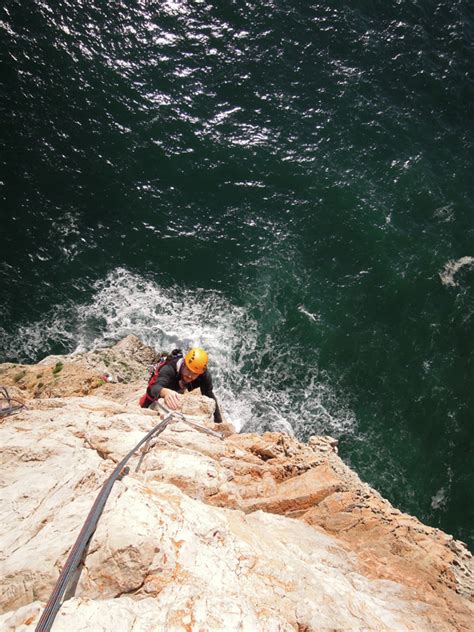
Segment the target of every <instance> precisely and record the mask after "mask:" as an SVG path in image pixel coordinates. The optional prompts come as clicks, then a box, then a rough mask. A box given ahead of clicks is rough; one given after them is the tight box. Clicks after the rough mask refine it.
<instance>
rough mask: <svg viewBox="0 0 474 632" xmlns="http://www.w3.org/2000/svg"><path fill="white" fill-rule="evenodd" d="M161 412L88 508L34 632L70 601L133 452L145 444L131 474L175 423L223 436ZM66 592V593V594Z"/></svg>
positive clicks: (43, 630) (40, 631) (46, 628)
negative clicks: (81, 569)
mask: <svg viewBox="0 0 474 632" xmlns="http://www.w3.org/2000/svg"><path fill="white" fill-rule="evenodd" d="M158 405H159V406H160V408H162V410H164V411H165V412H167V413H168V414H167V416H166V417H165V418H164V419H163V420H162V421H160V423H159V424H157V425H156V426H155V427H154V428H152V430H150V432H148V434H146V435H145V436H144V437H143V439H141V441H139V442H138V443H137V445H136V446H135V447H134V448H133V450H130V452H129V453H128V454H127V456H125V457H124V458H123V459H122V460H121V461H120V463H119V464H118V465H117V466H116V467H115V469H114V470H113V472H112V474H110V476H109V478H108V479H107V480H106V481H105V483H104V484H103V485H102V488H101V490H100V492H99V494H98V495H97V498H96V499H95V501H94V504H93V505H92V508H91V510H90V511H89V514H88V516H87V518H86V520H85V522H84V524H83V526H82V529H81V532H80V533H79V536H78V537H77V539H76V541H75V543H74V545H73V547H72V549H71V551H70V553H69V556H68V558H67V560H66V563H65V564H64V567H63V569H62V571H61V574H60V575H59V577H58V580H57V582H56V584H55V586H54V589H53V592H52V593H51V595H50V597H49V600H48V603H47V604H46V606H45V609H44V611H43V614H42V615H41V618H40V620H39V621H38V625H37V626H36V632H49V630H50V629H51V626H52V625H53V623H54V619H55V618H56V615H57V613H58V611H59V608H60V607H61V604H62V603H63V601H65V599H68V598H69V597H72V596H73V594H74V590H75V587H76V585H77V582H78V581H79V575H80V567H81V565H82V564H83V563H84V559H85V555H86V553H87V550H88V548H89V544H90V541H91V539H92V536H93V535H94V532H95V530H96V527H97V523H98V522H99V518H100V516H101V515H102V512H103V510H104V507H105V503H106V502H107V499H108V497H109V495H110V492H111V491H112V487H113V485H114V483H115V481H116V480H120V479H121V478H123V476H125V475H126V474H128V471H129V468H128V467H126V464H127V462H128V461H129V459H130V458H131V457H132V456H133V455H134V454H135V453H136V452H137V450H138V449H139V448H140V447H141V446H142V445H143V444H145V446H144V448H143V451H142V454H141V456H140V460H139V462H138V465H137V467H136V470H135V471H138V469H139V467H140V465H141V463H142V461H143V458H144V456H145V454H146V453H147V452H148V450H149V449H150V447H151V446H150V442H151V440H152V439H153V438H156V437H157V436H158V435H159V434H161V433H162V432H163V430H165V429H166V427H167V426H169V425H170V424H172V423H176V422H177V421H181V422H184V423H185V424H187V425H189V426H191V427H192V428H195V429H196V430H199V431H200V432H205V433H206V434H210V435H212V436H214V437H217V438H219V439H222V440H223V439H224V437H223V435H221V434H220V433H218V432H214V431H212V430H208V429H207V428H205V427H204V426H200V425H199V424H196V423H194V422H191V421H189V420H187V419H186V418H185V417H184V415H183V414H182V413H178V412H169V411H168V410H167V409H165V408H164V407H163V406H161V404H158ZM66 591H67V592H66Z"/></svg>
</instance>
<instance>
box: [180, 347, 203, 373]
mask: <svg viewBox="0 0 474 632" xmlns="http://www.w3.org/2000/svg"><path fill="white" fill-rule="evenodd" d="M207 360H208V357H207V353H206V352H205V351H204V349H202V348H201V347H193V348H192V349H191V350H190V351H188V353H187V354H186V356H185V358H184V363H185V364H186V366H187V367H188V369H189V370H190V371H192V372H193V373H197V374H198V375H202V374H203V373H204V371H205V370H206V368H207Z"/></svg>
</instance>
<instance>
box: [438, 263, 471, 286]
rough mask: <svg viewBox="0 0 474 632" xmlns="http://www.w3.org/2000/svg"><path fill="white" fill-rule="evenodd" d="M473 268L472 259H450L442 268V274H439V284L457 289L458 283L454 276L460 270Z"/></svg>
mask: <svg viewBox="0 0 474 632" xmlns="http://www.w3.org/2000/svg"><path fill="white" fill-rule="evenodd" d="M473 266H474V257H461V258H460V259H457V260H455V259H450V260H449V261H448V262H447V264H446V265H445V266H444V269H443V271H442V272H440V273H439V277H440V279H441V283H442V284H443V285H446V286H450V287H458V286H459V282H458V281H456V279H455V275H456V274H457V273H458V272H459V270H461V268H464V267H468V268H472V267H473Z"/></svg>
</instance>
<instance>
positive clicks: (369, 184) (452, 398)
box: [0, 0, 474, 548]
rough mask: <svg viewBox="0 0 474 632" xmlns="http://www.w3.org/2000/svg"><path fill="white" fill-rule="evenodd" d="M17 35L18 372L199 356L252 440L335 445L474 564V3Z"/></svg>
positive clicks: (5, 119)
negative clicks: (52, 360)
mask: <svg viewBox="0 0 474 632" xmlns="http://www.w3.org/2000/svg"><path fill="white" fill-rule="evenodd" d="M0 38H1V40H0V41H1V47H0V55H1V72H0V81H1V85H0V89H1V96H0V108H1V109H0V112H1V121H2V125H1V133H0V141H1V174H0V204H1V235H0V248H1V250H0V252H1V265H0V284H1V287H0V290H1V293H0V296H1V306H0V319H1V320H0V334H1V336H0V339H1V341H0V360H2V361H4V360H14V361H21V362H30V361H36V360H38V359H40V358H41V357H42V356H44V355H46V354H48V353H54V352H71V351H74V350H82V349H90V348H93V347H94V346H97V345H103V344H109V343H111V342H112V341H114V340H116V339H118V338H120V337H122V336H124V335H126V334H128V333H135V334H137V335H139V336H141V337H142V338H143V339H144V340H145V341H146V342H147V343H150V344H153V345H154V346H156V347H157V348H159V349H162V348H166V347H171V346H172V345H175V344H180V345H183V346H186V345H187V344H191V343H200V344H202V345H204V346H206V347H207V348H208V349H209V351H210V353H211V359H212V362H211V364H212V369H213V373H214V375H215V381H216V383H217V391H218V395H219V397H220V399H221V400H222V402H223V408H224V410H225V411H226V412H227V414H228V415H229V416H230V417H231V418H232V419H233V420H234V421H235V422H236V423H237V424H239V425H240V426H241V427H242V428H243V429H246V430H257V431H259V432H263V431H265V430H271V429H273V430H284V431H287V432H294V433H295V434H296V435H297V436H298V437H300V438H302V439H304V438H307V437H308V436H310V435H311V434H314V433H326V434H331V435H333V436H336V437H338V438H339V439H340V453H341V456H342V457H343V458H344V459H345V460H346V461H347V462H348V463H350V464H351V465H352V466H353V467H354V468H355V469H356V470H357V471H358V472H359V474H360V475H361V477H362V478H363V479H364V480H366V481H367V482H369V483H370V484H372V485H373V486H375V487H376V488H377V489H378V490H379V491H380V492H381V493H382V494H383V495H384V496H386V497H387V498H389V499H390V500H391V501H392V502H393V503H394V504H395V505H396V506H397V507H399V508H401V509H402V510H405V511H408V512H410V513H412V514H415V515H416V516H418V517H419V518H420V519H422V520H423V521H425V522H428V523H429V524H431V525H434V526H438V527H440V528H442V529H444V530H446V531H447V532H449V533H452V534H453V535H455V536H456V537H458V538H460V539H462V540H464V541H466V542H468V543H469V545H470V547H471V548H472V546H473V544H474V530H473V527H474V510H473V505H474V503H473V500H474V499H473V488H474V475H473V468H472V460H473V459H472V454H473V436H474V430H473V403H474V402H473V387H472V384H473V357H474V355H473V352H474V342H473V336H472V329H473V327H472V325H473V315H474V294H473V291H474V259H473V257H474V240H473V238H474V222H473V212H472V205H473V200H474V179H473V177H472V173H473V166H472V162H473V161H472V156H473V139H474V134H473V131H474V130H473V127H474V112H473V109H474V108H473V103H474V77H473V74H474V49H473V39H474V7H473V5H472V3H470V2H469V1H468V0H460V1H459V2H447V1H443V2H438V3H436V2H404V1H399V2H397V3H392V4H390V3H385V2H368V1H365V2H359V3H355V4H354V6H350V5H348V4H344V5H341V4H340V3H335V2H329V3H327V2H326V3H319V4H318V3H315V2H296V1H294V0H293V1H292V2H290V1H287V2H277V1H275V2H267V3H260V2H219V3H218V2H215V3H211V2H197V1H196V2H183V1H178V0H169V1H168V2H151V1H150V2H146V1H141V2H125V0H122V1H114V2H107V3H99V2H86V1H85V0H83V1H82V2H80V1H75V2H73V1H72V0H70V1H69V2H65V1H60V2H52V1H51V0H43V1H42V2H39V1H31V2H28V3H25V2H19V1H7V2H6V3H3V4H2V8H0ZM456 262H457V264H456ZM456 266H457V267H456Z"/></svg>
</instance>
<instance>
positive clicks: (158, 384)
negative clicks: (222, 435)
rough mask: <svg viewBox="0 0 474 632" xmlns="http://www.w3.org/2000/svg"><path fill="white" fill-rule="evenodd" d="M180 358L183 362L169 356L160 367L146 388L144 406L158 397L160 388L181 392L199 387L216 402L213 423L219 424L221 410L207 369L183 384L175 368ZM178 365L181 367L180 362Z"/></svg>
mask: <svg viewBox="0 0 474 632" xmlns="http://www.w3.org/2000/svg"><path fill="white" fill-rule="evenodd" d="M180 360H181V362H183V360H182V358H171V359H170V360H169V361H168V362H167V363H166V364H165V365H164V366H162V367H161V369H160V372H159V374H158V377H157V378H156V381H155V383H154V384H153V385H152V386H149V387H148V389H147V395H148V398H147V402H146V404H145V407H146V408H148V406H149V405H150V404H151V403H152V401H155V400H156V399H158V397H159V396H160V392H161V389H162V388H169V389H171V390H172V391H176V392H177V393H183V392H184V390H185V389H186V390H188V391H193V390H194V389H195V388H200V389H201V393H202V394H203V395H205V396H206V397H210V398H211V399H213V400H214V401H215V402H216V410H215V411H214V423H216V424H220V423H221V422H222V416H221V411H220V410H219V404H218V403H217V399H216V396H215V395H214V392H213V390H212V377H211V374H210V372H209V370H208V369H207V370H206V371H204V373H203V374H202V375H199V376H198V377H197V378H196V379H195V380H193V381H192V382H189V384H185V383H184V382H182V381H181V380H180V375H179V371H178V369H177V365H178V362H179V361H180ZM179 366H180V367H181V364H180V365H179ZM150 398H151V399H150Z"/></svg>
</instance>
